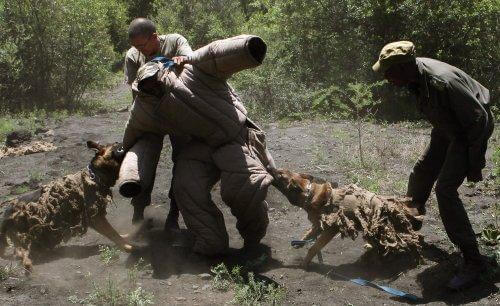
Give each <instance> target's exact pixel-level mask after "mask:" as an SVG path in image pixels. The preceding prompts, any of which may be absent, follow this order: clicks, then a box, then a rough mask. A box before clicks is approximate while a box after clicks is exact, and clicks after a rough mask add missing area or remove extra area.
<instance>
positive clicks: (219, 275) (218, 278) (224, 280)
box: [210, 263, 232, 291]
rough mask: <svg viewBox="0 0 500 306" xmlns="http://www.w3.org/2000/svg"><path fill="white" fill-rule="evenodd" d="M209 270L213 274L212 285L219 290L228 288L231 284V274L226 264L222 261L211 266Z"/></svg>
mask: <svg viewBox="0 0 500 306" xmlns="http://www.w3.org/2000/svg"><path fill="white" fill-rule="evenodd" d="M210 271H211V272H212V273H213V274H214V278H213V279H212V284H213V287H214V288H215V289H218V290H221V291H226V290H228V289H229V286H230V285H231V280H232V278H231V277H232V275H231V273H229V270H228V269H227V267H226V265H225V264H224V263H220V264H218V265H217V266H215V267H213V268H212V269H211V270H210Z"/></svg>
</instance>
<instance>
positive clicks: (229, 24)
mask: <svg viewBox="0 0 500 306" xmlns="http://www.w3.org/2000/svg"><path fill="white" fill-rule="evenodd" d="M239 5H240V4H239V2H238V1H234V0H206V1H196V0H169V1H165V0H155V1H154V8H155V9H156V11H157V15H156V16H155V18H154V19H155V21H156V22H157V26H158V27H159V29H160V32H165V33H181V34H182V35H183V36H185V37H186V38H187V39H188V41H189V42H190V44H191V46H194V47H196V48H198V47H201V46H203V45H206V44H207V43H210V42H212V41H213V40H216V39H221V38H226V37H229V36H234V35H237V34H240V29H239V28H240V25H241V24H242V22H243V13H242V11H241V10H240V9H239Z"/></svg>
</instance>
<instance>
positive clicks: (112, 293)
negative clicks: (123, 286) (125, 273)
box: [83, 278, 124, 305]
mask: <svg viewBox="0 0 500 306" xmlns="http://www.w3.org/2000/svg"><path fill="white" fill-rule="evenodd" d="M92 287H93V290H92V292H91V293H90V294H89V296H88V297H87V298H85V299H84V300H83V301H84V304H95V305H120V304H123V303H122V301H123V299H124V293H123V292H122V291H121V290H120V288H119V286H118V285H117V284H116V283H115V282H114V281H113V280H112V279H111V278H108V279H107V281H106V285H105V286H104V287H101V286H99V285H98V284H97V283H96V282H92Z"/></svg>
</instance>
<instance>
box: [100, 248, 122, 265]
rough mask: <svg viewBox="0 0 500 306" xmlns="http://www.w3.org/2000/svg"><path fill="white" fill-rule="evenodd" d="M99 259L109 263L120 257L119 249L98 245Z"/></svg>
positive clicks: (106, 263)
mask: <svg viewBox="0 0 500 306" xmlns="http://www.w3.org/2000/svg"><path fill="white" fill-rule="evenodd" d="M99 259H100V260H101V261H102V262H103V263H104V264H105V265H111V264H113V263H115V262H117V261H118V260H119V259H120V250H119V249H117V248H115V247H109V246H107V245H100V246H99Z"/></svg>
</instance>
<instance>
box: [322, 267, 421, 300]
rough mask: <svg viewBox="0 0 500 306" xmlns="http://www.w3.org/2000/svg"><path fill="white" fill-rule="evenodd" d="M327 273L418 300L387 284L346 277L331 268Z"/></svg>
mask: <svg viewBox="0 0 500 306" xmlns="http://www.w3.org/2000/svg"><path fill="white" fill-rule="evenodd" d="M326 274H327V275H328V274H333V275H335V276H338V277H340V278H342V279H345V280H348V281H350V282H353V283H355V284H357V285H360V286H367V287H372V288H375V289H378V290H382V291H385V292H387V293H390V294H392V295H395V296H397V297H401V298H404V299H408V300H410V301H414V302H417V301H419V300H420V298H419V297H418V296H415V295H413V294H409V293H406V292H404V291H400V290H397V289H394V288H391V287H388V286H383V285H378V284H375V283H373V282H370V281H367V280H365V279H362V278H352V279H351V278H348V277H346V276H344V275H342V274H338V273H335V272H333V270H331V271H330V272H328V273H326Z"/></svg>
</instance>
